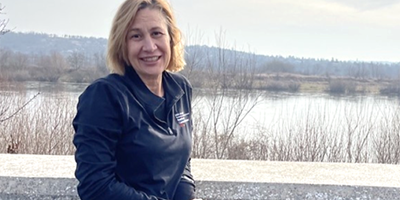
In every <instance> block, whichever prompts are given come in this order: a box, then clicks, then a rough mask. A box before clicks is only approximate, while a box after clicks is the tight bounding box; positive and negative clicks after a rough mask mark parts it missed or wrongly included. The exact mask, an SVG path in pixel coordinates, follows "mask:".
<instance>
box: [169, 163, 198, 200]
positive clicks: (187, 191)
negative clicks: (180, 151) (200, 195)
mask: <svg viewBox="0 0 400 200" xmlns="http://www.w3.org/2000/svg"><path fill="white" fill-rule="evenodd" d="M195 191H196V185H195V182H194V179H193V176H192V173H191V170H190V158H189V160H188V162H187V164H186V167H185V170H184V171H183V174H182V176H181V181H180V182H179V184H178V187H177V189H176V192H175V196H174V200H191V199H194V198H195Z"/></svg>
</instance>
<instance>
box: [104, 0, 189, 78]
mask: <svg viewBox="0 0 400 200" xmlns="http://www.w3.org/2000/svg"><path fill="white" fill-rule="evenodd" d="M144 8H150V9H159V10H160V11H161V13H162V14H163V15H164V17H165V19H166V22H167V27H168V33H169V36H170V40H171V42H170V46H171V59H170V62H169V63H168V66H167V68H166V70H168V71H180V70H182V69H183V68H184V66H185V60H184V53H183V42H182V36H181V31H180V30H179V29H178V27H177V24H176V20H175V16H174V14H173V12H172V10H171V7H170V5H169V4H168V2H167V1H166V0H126V1H125V2H124V3H123V4H122V5H121V6H120V8H119V9H118V11H117V13H116V14H115V17H114V20H113V23H112V27H111V31H110V36H109V38H108V49H107V66H108V68H109V69H110V70H111V72H112V73H117V74H121V75H123V74H124V73H125V66H126V65H130V63H129V59H128V50H127V41H126V35H127V33H128V29H129V26H130V25H131V23H132V21H133V20H134V18H135V17H136V14H137V12H138V11H139V10H141V9H144Z"/></svg>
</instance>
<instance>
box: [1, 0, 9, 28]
mask: <svg viewBox="0 0 400 200" xmlns="http://www.w3.org/2000/svg"><path fill="white" fill-rule="evenodd" d="M3 10H4V6H3V5H1V3H0V14H3ZM7 23H8V20H7V19H0V35H4V34H6V33H7V32H9V31H10V30H8V29H6V26H7Z"/></svg>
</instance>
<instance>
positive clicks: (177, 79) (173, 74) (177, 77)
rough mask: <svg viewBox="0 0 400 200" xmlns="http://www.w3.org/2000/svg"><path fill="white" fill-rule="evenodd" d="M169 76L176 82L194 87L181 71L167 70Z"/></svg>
mask: <svg viewBox="0 0 400 200" xmlns="http://www.w3.org/2000/svg"><path fill="white" fill-rule="evenodd" d="M166 74H167V76H170V77H171V78H172V79H173V80H174V81H175V82H177V83H178V84H179V85H184V86H188V87H190V88H191V87H192V85H191V84H190V81H189V80H188V79H187V78H186V77H185V76H184V75H183V74H181V73H179V72H166Z"/></svg>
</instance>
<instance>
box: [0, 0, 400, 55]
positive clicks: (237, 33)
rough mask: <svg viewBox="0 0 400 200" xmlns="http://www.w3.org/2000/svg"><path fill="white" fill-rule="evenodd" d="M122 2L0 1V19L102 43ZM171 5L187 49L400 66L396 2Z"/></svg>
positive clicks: (188, 0)
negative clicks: (195, 47) (222, 49)
mask: <svg viewBox="0 0 400 200" xmlns="http://www.w3.org/2000/svg"><path fill="white" fill-rule="evenodd" d="M122 2H123V0H0V3H1V4H2V5H3V6H5V9H4V12H5V14H2V15H0V18H1V19H4V18H8V19H9V23H8V28H11V29H13V30H14V31H17V32H28V31H34V32H41V33H52V34H57V35H65V34H68V35H81V36H94V37H103V38H107V37H108V32H109V29H110V26H111V21H112V18H113V16H114V13H115V12H116V10H117V9H118V6H119V5H120V4H121V3H122ZM170 2H171V5H172V7H173V9H174V11H175V14H176V17H177V20H178V24H179V26H180V27H181V29H182V31H183V33H184V34H185V37H186V38H187V42H186V43H188V44H194V43H199V44H206V45H212V46H223V47H225V48H235V49H237V50H243V51H251V52H254V53H257V54H263V55H282V56H284V57H287V56H295V57H305V58H325V59H330V58H336V59H339V60H359V61H391V62H400V0H301V1H299V0H170ZM221 30H222V31H221ZM221 32H223V35H224V41H225V42H224V44H219V45H218V44H217V42H216V39H215V38H216V37H215V35H220V33H221ZM220 38H221V37H220ZM0 46H1V44H0Z"/></svg>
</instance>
